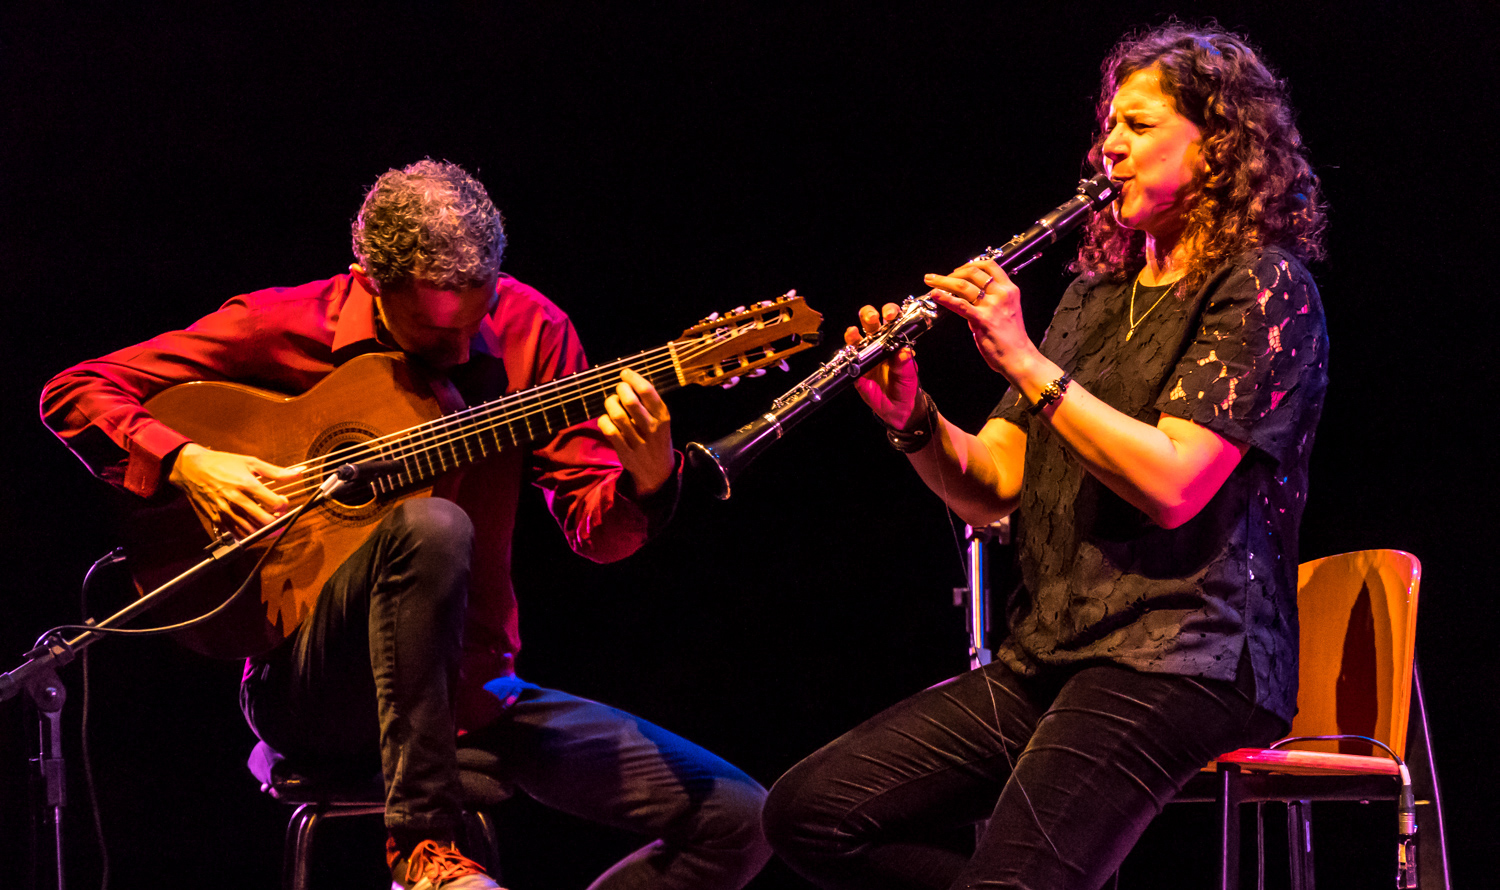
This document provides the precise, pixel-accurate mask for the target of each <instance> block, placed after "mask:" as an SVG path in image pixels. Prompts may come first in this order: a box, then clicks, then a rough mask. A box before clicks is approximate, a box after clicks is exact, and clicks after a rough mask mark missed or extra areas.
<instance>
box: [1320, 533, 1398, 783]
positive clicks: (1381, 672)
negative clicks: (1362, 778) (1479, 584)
mask: <svg viewBox="0 0 1500 890" xmlns="http://www.w3.org/2000/svg"><path fill="white" fill-rule="evenodd" d="M1421 580H1422V565H1421V563H1419V562H1418V561H1417V558H1416V557H1415V556H1412V555H1411V554H1410V553H1403V552H1402V551H1400V550H1362V551H1359V552H1357V553H1343V554H1340V555H1338V556H1329V557H1325V558H1323V559H1315V560H1313V561H1311V562H1305V563H1303V564H1302V565H1301V566H1299V567H1298V571H1297V613H1298V619H1299V621H1300V622H1301V626H1302V657H1301V674H1300V687H1299V690H1298V693H1297V717H1296V719H1294V720H1293V721H1292V732H1291V734H1292V735H1299V736H1300V735H1330V734H1333V733H1347V734H1354V735H1363V736H1369V737H1371V738H1375V739H1379V740H1380V741H1382V742H1385V743H1386V744H1387V745H1390V746H1391V749H1392V750H1394V751H1395V752H1396V754H1397V756H1400V757H1405V756H1406V751H1405V748H1406V723H1407V717H1408V716H1409V714H1410V710H1411V678H1412V663H1413V659H1414V658H1415V655H1416V630H1417V589H1418V587H1419V585H1420V583H1421ZM1298 747H1299V748H1301V749H1310V750H1321V751H1331V752H1337V753H1343V754H1371V753H1375V752H1374V751H1373V750H1372V746H1371V745H1369V744H1367V743H1365V742H1318V743H1308V744H1307V745H1299V746H1298Z"/></svg>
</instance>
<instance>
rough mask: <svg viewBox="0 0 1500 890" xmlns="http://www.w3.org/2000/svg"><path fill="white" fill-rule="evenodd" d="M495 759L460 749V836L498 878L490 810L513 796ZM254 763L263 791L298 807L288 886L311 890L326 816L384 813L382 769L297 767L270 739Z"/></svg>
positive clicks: (253, 755) (289, 834)
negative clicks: (363, 773)
mask: <svg viewBox="0 0 1500 890" xmlns="http://www.w3.org/2000/svg"><path fill="white" fill-rule="evenodd" d="M494 759H495V756H494V755H493V754H491V753H489V752H488V751H482V750H479V749H477V748H460V749H459V751H458V767H459V781H460V783H462V785H463V799H464V813H463V831H464V836H463V837H462V838H460V841H462V842H463V843H464V844H465V846H464V851H465V855H467V856H469V858H471V859H473V860H474V861H475V862H478V863H479V864H480V865H482V866H484V868H485V871H487V872H488V873H489V875H490V877H492V878H494V879H495V880H496V881H499V878H500V850H499V846H500V844H499V838H498V836H497V834H496V832H495V822H494V820H493V819H491V818H490V816H489V815H488V814H487V813H486V812H485V810H486V809H487V808H489V807H492V806H494V805H495V804H498V803H500V802H501V801H503V800H505V799H506V798H508V797H510V795H511V789H510V788H508V787H506V786H505V785H504V784H502V783H501V782H499V781H497V780H496V779H495V778H494V777H493V775H492V773H491V772H489V771H487V770H486V768H487V767H489V766H491V765H492V763H493V761H494ZM249 766H250V772H251V773H252V774H253V775H254V776H255V777H256V778H257V779H259V780H260V787H261V790H262V791H264V792H266V793H267V794H269V795H271V796H272V797H274V798H276V799H277V800H280V801H281V802H283V803H286V804H290V805H293V806H295V807H296V808H297V809H296V810H295V811H294V812H293V813H292V819H291V822H289V823H288V824H287V828H286V846H285V849H284V850H283V852H282V864H281V886H282V888H283V890H309V887H308V875H309V871H310V865H311V861H312V848H313V836H314V833H315V832H316V830H317V827H318V825H319V823H320V822H322V820H323V819H324V818H328V819H334V818H338V817H340V816H364V815H375V814H384V813H385V782H384V780H383V779H382V778H381V776H380V775H378V774H377V775H375V776H372V777H369V778H365V779H359V778H355V779H350V778H347V777H343V778H328V777H322V776H311V775H308V774H306V773H302V772H299V771H297V769H296V767H295V766H294V765H293V764H291V763H289V762H288V761H287V759H286V758H285V757H284V756H282V754H281V753H280V752H278V751H277V750H275V749H274V748H272V747H271V746H270V745H267V744H266V743H265V742H260V743H259V744H257V745H256V746H255V748H254V750H252V751H251V752H250V759H249Z"/></svg>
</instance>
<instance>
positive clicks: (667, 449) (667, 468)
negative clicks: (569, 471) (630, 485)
mask: <svg viewBox="0 0 1500 890" xmlns="http://www.w3.org/2000/svg"><path fill="white" fill-rule="evenodd" d="M620 380H621V383H620V385H619V387H617V388H616V389H615V394H614V395H612V396H610V397H609V398H607V399H605V400H604V411H605V416H603V417H601V418H599V432H601V433H603V434H604V438H605V439H606V440H607V441H608V442H609V444H610V445H612V446H614V449H615V452H616V453H617V454H619V455H620V463H621V464H623V465H624V467H625V472H627V473H629V474H630V478H631V480H632V481H633V482H634V483H635V492H636V494H638V495H640V496H641V497H646V496H648V495H652V494H655V493H656V492H657V491H658V490H659V489H660V488H661V487H662V486H663V485H665V484H666V483H667V480H668V479H670V478H671V477H672V473H673V472H674V471H675V470H676V468H677V460H676V458H675V457H674V456H673V455H672V414H671V412H669V411H668V410H667V404H666V402H663V401H662V400H661V395H660V394H658V393H657V391H656V387H654V386H652V385H651V383H650V382H649V381H647V380H646V378H644V377H642V376H641V375H639V374H637V373H636V372H634V371H632V370H630V369H628V368H627V369H625V370H623V371H621V372H620Z"/></svg>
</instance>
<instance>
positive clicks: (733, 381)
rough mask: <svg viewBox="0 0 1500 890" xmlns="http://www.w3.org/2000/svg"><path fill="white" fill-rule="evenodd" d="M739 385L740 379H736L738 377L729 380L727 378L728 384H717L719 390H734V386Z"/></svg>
mask: <svg viewBox="0 0 1500 890" xmlns="http://www.w3.org/2000/svg"><path fill="white" fill-rule="evenodd" d="M739 385H740V378H738V377H731V378H729V382H728V383H721V384H719V388H720V389H734V388H735V387H736V386H739Z"/></svg>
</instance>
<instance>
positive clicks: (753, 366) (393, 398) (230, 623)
mask: <svg viewBox="0 0 1500 890" xmlns="http://www.w3.org/2000/svg"><path fill="white" fill-rule="evenodd" d="M821 322H822V316H821V315H819V314H818V313H817V312H815V311H813V310H812V309H810V308H809V307H808V306H807V304H806V303H805V302H804V301H803V299H802V298H801V297H797V296H786V297H781V298H779V299H777V300H774V301H767V302H763V303H760V304H757V305H756V306H754V307H751V308H749V309H743V308H742V309H737V310H735V311H733V312H731V313H729V314H727V315H724V316H719V315H717V314H715V315H713V316H709V318H707V319H705V320H704V321H703V322H701V323H699V324H697V325H694V326H693V327H690V328H688V329H687V330H686V331H683V333H682V336H681V337H679V338H677V339H675V340H673V341H672V342H670V343H668V344H666V345H665V346H662V347H658V348H656V349H651V350H647V351H646V352H642V353H639V354H638V355H633V356H630V357H628V358H622V359H619V360H617V361H614V362H610V363H609V364H605V365H601V366H598V367H595V368H590V369H589V370H587V371H582V372H580V373H577V374H572V375H569V376H567V377H562V378H559V379H557V380H553V381H551V382H549V383H544V384H542V385H541V386H536V387H532V388H531V389H527V390H524V391H521V392H516V393H511V394H510V395H506V396H503V397H501V398H498V399H494V400H493V401H488V402H484V403H483V404H478V405H474V406H472V407H468V406H465V405H464V404H463V403H462V399H461V397H460V396H458V394H457V391H456V389H455V388H454V387H453V385H452V384H451V383H449V382H448V381H447V380H446V378H443V377H441V376H440V375H435V374H433V373H431V372H428V371H425V370H424V369H423V368H422V367H421V366H419V365H417V364H414V363H411V362H408V361H407V360H406V359H405V358H404V357H403V356H402V355H401V354H399V353H371V354H368V355H362V356H359V357H357V358H355V359H352V360H351V361H349V362H347V363H345V364H344V365H341V366H340V367H339V368H338V369H336V370H335V371H334V372H333V373H331V374H329V375H328V376H327V377H325V378H324V379H323V380H321V381H320V382H319V383H318V384H317V385H316V386H314V387H313V388H312V389H310V390H308V391H307V392H305V393H303V394H301V395H298V396H285V395H282V394H279V393H273V392H267V391H264V390H260V389H256V388H255V387H250V386H243V385H239V384H233V383H219V382H211V381H201V382H193V383H184V384H180V385H178V386H174V387H171V388H170V389H167V390H165V391H163V392H161V393H160V394H158V395H156V396H155V397H153V398H152V399H150V400H149V401H147V403H146V408H147V410H148V411H150V412H151V414H152V416H154V417H155V418H156V419H158V420H160V421H161V422H162V423H164V424H166V425H167V426H169V427H171V428H172V429H174V430H177V431H178V432H180V433H182V434H183V435H185V436H187V437H189V438H190V439H192V440H193V441H195V442H197V443H198V444H200V445H203V446H204V447H207V448H212V449H214V450H218V451H230V452H236V453H241V454H251V455H254V456H256V457H259V458H261V459H262V460H265V461H268V462H270V463H273V464H277V465H279V466H284V467H295V468H298V469H300V470H301V471H302V475H301V477H300V478H298V479H294V480H290V481H286V482H277V483H273V484H272V485H271V487H272V489H273V490H275V491H278V492H279V493H280V494H282V495H284V496H286V497H287V498H288V499H289V500H290V501H291V506H290V507H289V509H294V508H296V507H297V506H299V505H300V504H302V503H304V502H305V501H307V500H308V499H309V497H311V495H312V494H313V492H314V491H315V490H316V489H317V488H318V486H319V485H320V484H322V483H323V481H324V480H325V479H326V478H327V477H328V476H329V475H331V474H333V473H335V472H336V471H337V470H338V469H339V468H340V467H342V466H344V465H345V464H349V463H360V462H363V461H371V460H379V461H389V462H391V463H389V464H383V465H382V466H386V467H388V470H387V471H386V472H384V473H383V474H380V475H377V476H376V477H374V478H373V479H370V480H369V481H368V482H364V483H361V484H359V485H357V486H350V487H349V488H347V489H342V490H340V491H339V492H337V493H335V494H334V495H333V496H332V497H330V498H328V499H325V500H324V501H323V502H321V503H319V504H317V505H315V506H314V507H312V508H311V509H310V510H309V511H308V512H306V513H305V514H304V515H302V516H301V517H300V518H299V519H298V520H297V521H296V522H295V523H294V524H293V525H292V526H291V527H290V528H289V529H286V530H283V531H281V532H279V533H278V534H276V535H274V536H272V537H271V538H270V539H269V540H268V542H266V543H261V544H257V545H255V546H252V547H248V548H246V549H245V551H244V552H243V553H242V554H240V555H239V556H237V557H234V558H230V559H225V560H221V561H220V564H216V565H215V566H213V567H212V568H211V569H209V570H208V571H206V572H204V573H203V574H202V575H200V576H199V577H198V578H196V579H195V580H194V581H192V582H190V583H188V584H186V585H184V586H183V589H182V590H181V591H180V592H177V593H174V594H172V596H171V597H170V598H169V600H168V602H167V604H166V605H165V607H163V608H161V609H159V610H157V611H154V612H153V613H152V615H153V618H157V617H161V618H164V619H165V620H170V621H176V620H181V619H183V618H186V617H191V616H194V615H202V614H205V613H207V612H208V611H210V610H211V609H213V608H214V607H215V606H217V605H219V604H221V603H223V602H224V601H225V600H227V599H228V598H229V597H230V596H231V595H233V593H234V591H235V590H237V589H238V588H239V587H240V586H241V584H242V583H244V580H245V578H246V577H247V573H249V572H250V571H252V570H253V567H254V565H255V562H256V560H257V559H259V558H260V557H261V556H262V555H263V554H264V552H265V549H266V548H267V547H271V548H272V550H271V553H270V555H269V557H268V558H267V561H266V563H265V564H264V565H263V566H262V568H261V569H260V573H259V577H258V579H257V580H256V582H252V583H251V584H250V586H249V588H248V590H247V591H246V592H245V593H244V594H242V595H241V596H240V597H238V599H237V600H236V601H235V602H234V603H232V604H231V605H230V606H229V607H228V608H226V609H225V610H224V611H223V612H222V613H220V614H219V615H217V616H215V617H214V618H213V619H211V620H209V621H207V622H204V623H203V624H199V625H195V626H193V627H191V628H190V629H187V630H184V631H181V632H179V633H178V637H179V639H181V641H182V642H184V643H185V644H187V645H188V646H189V647H190V648H193V649H195V650H197V651H199V652H203V653H205V654H207V655H212V656H216V657H225V658H241V657H245V656H249V655H257V654H260V653H262V652H265V651H267V650H269V649H270V648H272V647H273V646H275V645H276V644H277V643H279V642H281V640H283V639H285V638H286V636H287V635H288V634H290V633H291V632H292V631H293V630H294V629H296V627H297V626H298V625H299V624H300V623H301V622H302V620H303V619H304V618H305V617H306V616H307V615H308V614H309V612H310V610H311V608H312V605H313V602H314V601H315V599H316V598H317V596H318V593H319V591H320V590H321V589H322V587H323V583H324V582H325V581H326V580H328V578H329V576H331V575H332V574H333V572H334V570H335V569H337V568H338V567H339V565H340V564H342V563H343V562H344V560H345V559H346V558H348V556H349V555H350V554H351V553H353V552H354V551H355V550H356V549H358V548H359V546H360V545H361V544H363V543H364V541H365V540H366V539H367V538H368V537H369V536H370V534H371V533H372V532H373V531H374V529H375V526H376V524H377V523H378V522H379V521H380V519H381V517H382V516H384V515H385V514H386V513H387V512H388V511H389V510H390V509H392V508H393V507H394V506H395V505H397V504H399V503H401V502H402V501H404V500H406V499H408V498H413V497H427V496H430V495H431V494H432V491H433V485H434V483H435V482H436V481H437V480H438V479H439V478H440V477H442V476H444V475H445V474H448V473H451V472H453V471H455V470H458V469H460V468H462V467H465V466H468V465H470V464H473V463H475V462H477V461H482V460H485V459H487V458H489V457H492V456H494V455H497V454H499V453H501V452H502V451H507V450H512V449H517V448H524V447H526V446H528V445H530V444H532V443H539V442H545V441H547V440H549V439H551V438H552V437H553V436H554V435H555V434H556V433H558V432H559V431H561V430H562V429H564V428H566V427H569V426H573V425H576V424H579V423H583V422H585V421H588V420H591V419H593V418H596V417H600V416H602V415H603V414H604V400H605V399H606V398H607V397H608V396H609V395H610V394H611V393H613V392H614V391H615V388H616V386H617V385H618V384H619V382H620V371H621V370H622V369H624V368H630V369H632V370H634V371H635V372H637V373H639V374H640V375H641V376H643V377H645V378H646V379H647V380H650V381H651V383H652V385H654V386H655V387H656V389H657V390H658V391H659V392H668V391H671V390H673V389H677V388H679V387H683V386H688V385H700V386H727V385H730V384H731V383H732V382H733V381H734V380H736V379H737V378H739V377H741V376H745V375H747V374H752V373H755V372H760V373H763V372H761V371H760V369H762V368H764V367H766V366H768V365H773V364H779V363H780V362H781V361H782V360H783V359H784V358H785V357H786V356H789V355H791V354H793V353H795V352H798V351H800V350H802V349H806V348H807V347H809V346H812V345H813V344H814V343H816V342H817V340H818V327H819V325H820V324H821ZM166 487H167V488H170V486H166ZM126 538H127V541H126V547H127V551H128V553H129V555H130V564H131V565H132V567H133V569H132V570H133V573H134V576H135V582H136V585H137V587H138V588H139V589H141V590H142V591H147V590H152V589H154V588H156V587H157V586H159V585H160V584H162V583H164V582H165V581H167V580H169V579H171V578H174V577H176V576H177V575H178V574H179V573H181V572H182V571H183V570H185V569H186V568H188V567H190V566H192V565H194V564H196V563H197V562H199V561H200V560H202V559H203V558H204V556H205V550H206V549H207V548H209V547H211V546H212V544H213V542H212V540H211V538H210V535H209V534H208V532H207V531H206V530H205V529H204V528H203V526H202V525H201V524H200V522H199V520H198V518H197V515H196V514H195V513H194V512H193V510H192V508H191V507H190V506H189V505H188V503H187V499H186V498H184V497H181V496H180V495H179V496H177V497H175V498H165V499H163V500H161V501H157V500H155V499H153V500H152V501H150V502H146V503H145V504H144V505H143V506H140V507H138V509H136V510H135V512H134V514H133V516H132V520H131V522H130V523H128V527H127V530H126Z"/></svg>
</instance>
